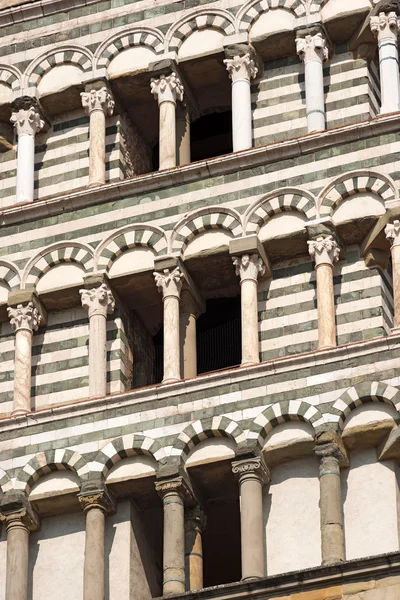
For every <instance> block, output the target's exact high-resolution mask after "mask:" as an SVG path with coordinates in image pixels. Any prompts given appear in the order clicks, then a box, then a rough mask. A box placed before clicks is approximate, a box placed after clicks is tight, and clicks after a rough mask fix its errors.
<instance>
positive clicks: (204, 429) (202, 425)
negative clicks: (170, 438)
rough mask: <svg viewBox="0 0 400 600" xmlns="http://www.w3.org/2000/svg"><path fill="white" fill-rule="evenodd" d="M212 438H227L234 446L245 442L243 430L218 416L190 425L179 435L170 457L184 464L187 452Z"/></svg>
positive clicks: (236, 424)
mask: <svg viewBox="0 0 400 600" xmlns="http://www.w3.org/2000/svg"><path fill="white" fill-rule="evenodd" d="M213 437H227V438H230V439H232V440H234V441H235V443H236V445H237V446H238V445H239V444H241V443H243V442H245V439H246V438H245V434H244V432H243V429H242V428H241V427H240V425H238V423H236V421H233V420H232V419H229V418H228V417H224V416H219V417H213V418H210V419H201V420H198V421H194V422H193V423H190V425H188V426H187V427H185V429H184V430H183V431H182V432H181V433H180V434H179V436H178V439H177V440H176V442H175V444H174V446H173V448H172V450H171V457H172V458H174V459H175V460H181V461H182V462H185V460H186V458H187V456H188V454H189V452H190V451H191V450H192V448H194V447H195V446H196V445H197V444H199V443H200V442H202V441H204V440H206V439H209V438H213Z"/></svg>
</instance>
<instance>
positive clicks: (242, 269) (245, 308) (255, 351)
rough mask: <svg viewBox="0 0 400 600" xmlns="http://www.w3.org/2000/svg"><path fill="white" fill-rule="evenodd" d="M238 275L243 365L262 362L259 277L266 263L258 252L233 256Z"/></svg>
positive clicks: (247, 365)
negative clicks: (259, 339)
mask: <svg viewBox="0 0 400 600" xmlns="http://www.w3.org/2000/svg"><path fill="white" fill-rule="evenodd" d="M232 261H233V264H234V265H235V267H236V275H239V276H240V302H241V317H242V362H241V366H242V367H249V366H251V365H256V364H258V363H259V362H260V356H259V348H258V310H257V288H258V277H259V275H264V273H265V265H264V263H263V260H262V259H261V258H260V256H259V255H258V254H242V256H233V257H232Z"/></svg>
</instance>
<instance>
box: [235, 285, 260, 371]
mask: <svg viewBox="0 0 400 600" xmlns="http://www.w3.org/2000/svg"><path fill="white" fill-rule="evenodd" d="M257 287H258V283H257V280H256V279H243V280H242V281H241V283H240V294H241V300H240V301H241V315H242V366H249V365H255V364H257V363H259V362H260V358H259V351H258V311H257Z"/></svg>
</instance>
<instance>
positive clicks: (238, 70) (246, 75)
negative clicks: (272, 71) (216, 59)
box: [224, 52, 258, 83]
mask: <svg viewBox="0 0 400 600" xmlns="http://www.w3.org/2000/svg"><path fill="white" fill-rule="evenodd" d="M224 63H225V65H226V68H227V71H228V73H229V76H230V78H231V79H232V83H235V81H239V80H241V79H244V80H245V81H250V80H251V79H254V77H255V76H256V75H257V71H258V69H257V67H256V65H255V63H254V60H253V59H252V58H251V56H250V53H249V52H247V53H246V54H245V55H244V56H234V58H226V59H225V60H224Z"/></svg>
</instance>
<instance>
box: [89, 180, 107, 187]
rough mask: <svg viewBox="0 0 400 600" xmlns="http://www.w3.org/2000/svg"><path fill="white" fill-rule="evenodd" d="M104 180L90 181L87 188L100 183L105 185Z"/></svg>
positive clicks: (98, 185)
mask: <svg viewBox="0 0 400 600" xmlns="http://www.w3.org/2000/svg"><path fill="white" fill-rule="evenodd" d="M105 183H106V182H105V181H91V182H90V183H88V184H87V186H86V187H87V188H94V187H100V186H101V185H105Z"/></svg>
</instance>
